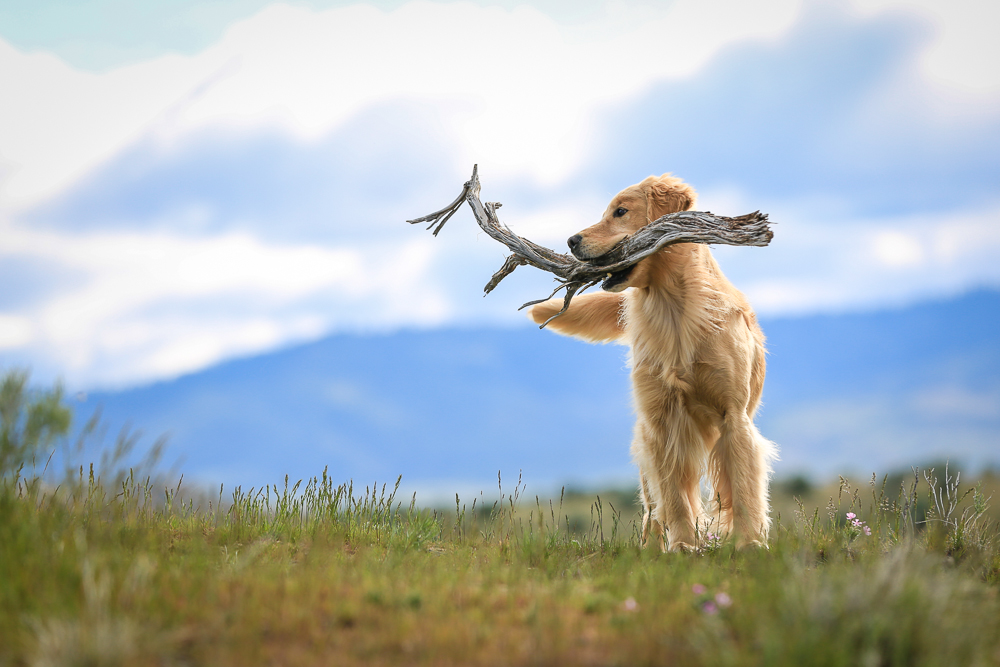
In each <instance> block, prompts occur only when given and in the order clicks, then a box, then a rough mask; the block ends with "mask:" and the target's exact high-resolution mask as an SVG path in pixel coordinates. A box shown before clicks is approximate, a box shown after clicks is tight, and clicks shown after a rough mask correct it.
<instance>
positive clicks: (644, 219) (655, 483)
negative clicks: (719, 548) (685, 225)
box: [530, 174, 776, 550]
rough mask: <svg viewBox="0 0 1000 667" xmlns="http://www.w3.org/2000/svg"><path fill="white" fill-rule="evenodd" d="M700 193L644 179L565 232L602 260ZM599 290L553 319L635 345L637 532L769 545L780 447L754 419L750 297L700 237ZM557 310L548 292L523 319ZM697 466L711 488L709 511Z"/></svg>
mask: <svg viewBox="0 0 1000 667" xmlns="http://www.w3.org/2000/svg"><path fill="white" fill-rule="evenodd" d="M696 198H697V195H696V194H695V191H694V190H693V189H692V188H691V187H690V186H688V185H687V184H685V183H684V182H682V181H681V180H680V179H677V178H673V177H672V176H670V175H669V174H664V175H663V176H660V177H654V176H650V177H649V178H647V179H645V180H644V181H642V182H641V183H639V184H637V185H633V186H632V187H629V188H626V189H625V190H622V191H621V192H620V193H618V195H616V196H615V198H614V199H612V200H611V203H610V204H609V205H608V208H607V210H606V211H605V213H604V216H603V217H602V218H601V221H600V222H598V223H597V224H596V225H594V226H592V227H588V228H587V229H585V230H583V231H582V232H580V233H579V234H576V235H574V236H573V237H572V238H570V241H569V244H570V248H571V250H572V251H573V254H574V255H576V256H577V257H578V258H579V259H592V258H594V257H599V256H600V255H602V254H604V253H605V252H607V251H608V250H609V249H610V248H611V247H612V246H613V245H614V244H615V243H617V242H618V241H619V240H620V239H622V238H623V237H625V236H627V235H629V234H632V233H634V232H635V231H636V230H638V229H639V228H641V227H642V226H644V225H646V224H649V223H650V222H651V221H653V220H656V219H657V218H659V217H660V216H662V215H666V214H667V213H674V212H677V211H684V210H688V209H691V208H692V207H693V206H694V204H695V201H696ZM627 287H631V288H632V289H629V290H628V291H624V290H625V289H626V288H627ZM605 289H608V290H610V291H605V292H598V293H594V294H584V295H581V296H579V297H576V298H575V299H573V302H572V304H571V305H570V307H569V310H568V311H567V312H566V313H565V314H563V315H562V316H561V317H558V318H556V319H554V320H552V322H551V323H550V324H549V325H548V328H550V329H553V330H555V331H557V332H559V333H562V334H566V335H569V336H575V337H578V338H582V339H584V340H588V341H591V342H609V341H618V342H622V343H625V344H628V345H629V346H630V347H631V367H632V388H633V396H634V401H635V410H636V417H637V418H636V425H635V433H634V439H633V442H632V456H633V457H634V459H635V462H636V463H637V464H638V466H639V482H640V493H641V496H642V503H643V507H644V509H645V517H644V519H643V540H644V541H645V542H646V543H647V544H648V543H649V533H650V530H652V533H653V535H654V536H655V538H656V541H657V543H658V544H659V545H660V547H661V548H664V549H665V548H668V547H669V549H670V550H688V549H693V548H697V547H698V546H699V541H701V542H703V541H704V539H705V535H706V532H713V533H716V534H723V535H724V534H728V533H730V532H734V533H735V534H736V538H737V544H738V545H741V546H742V545H746V544H764V543H766V540H767V532H768V528H769V526H770V518H769V516H768V514H769V508H768V494H767V481H768V476H769V474H770V463H771V461H772V460H773V459H774V458H775V455H776V450H775V447H774V445H773V444H772V443H771V442H769V441H768V440H766V439H764V438H763V437H762V436H761V435H760V433H759V432H758V431H757V428H756V427H755V426H754V423H753V417H754V413H755V412H756V410H757V406H758V404H759V402H760V395H761V390H762V389H763V386H764V353H765V351H764V335H763V333H762V332H761V330H760V327H759V326H758V324H757V318H756V316H755V315H754V312H753V310H752V309H751V308H750V305H749V304H748V303H747V301H746V299H745V298H744V296H743V294H741V293H740V292H739V290H737V289H736V288H735V287H733V285H732V284H731V283H730V282H729V281H728V280H727V279H726V277H725V276H724V275H722V271H721V270H720V269H719V265H718V264H716V262H715V259H714V258H713V257H712V253H711V252H710V250H709V248H708V246H706V245H702V244H697V243H681V244H676V245H672V246H668V247H667V248H665V249H664V250H662V251H661V252H659V253H657V254H655V255H653V256H651V257H648V258H646V259H644V260H643V261H642V262H640V263H639V264H637V265H636V266H635V267H634V268H633V270H632V271H631V272H628V273H626V274H625V275H619V276H615V277H613V278H609V279H608V281H606V282H605ZM561 307H562V299H552V300H549V301H546V302H543V303H540V304H538V305H536V306H534V307H533V308H532V309H531V311H530V316H531V318H532V319H534V320H535V322H538V323H541V322H544V321H545V320H546V319H548V318H549V317H551V316H552V315H554V314H555V313H556V312H558V310H559V309H560V308H561ZM704 473H707V476H708V480H709V482H710V483H711V486H712V493H713V502H712V503H711V504H710V506H709V507H708V508H705V507H703V503H702V497H701V491H700V480H701V477H702V475H703V474H704ZM706 526H708V528H707V529H706ZM664 532H665V533H666V534H665V535H664ZM664 537H665V538H666V540H667V541H666V543H664Z"/></svg>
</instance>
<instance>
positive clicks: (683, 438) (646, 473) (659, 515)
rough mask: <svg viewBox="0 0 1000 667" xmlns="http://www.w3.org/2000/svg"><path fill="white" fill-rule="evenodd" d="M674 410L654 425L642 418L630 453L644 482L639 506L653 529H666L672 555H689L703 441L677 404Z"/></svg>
mask: <svg viewBox="0 0 1000 667" xmlns="http://www.w3.org/2000/svg"><path fill="white" fill-rule="evenodd" d="M673 407H675V408H677V411H675V410H668V411H666V412H665V413H663V414H659V415H655V418H654V419H653V420H648V419H643V418H642V417H641V416H640V419H639V421H638V422H637V423H636V433H635V440H634V442H633V443H632V452H633V456H634V457H635V459H636V462H637V463H638V464H639V469H640V470H641V471H642V474H643V477H644V481H645V482H646V483H645V484H644V485H643V496H644V501H643V502H644V504H645V505H646V508H647V514H648V515H649V518H648V521H649V525H650V526H651V528H652V530H653V531H654V532H655V531H656V530H657V528H658V526H659V527H662V528H663V529H665V530H666V537H667V546H668V548H669V550H670V551H692V550H694V549H696V548H697V546H698V540H697V534H696V530H697V525H696V521H697V519H698V517H699V516H700V514H701V507H700V496H699V494H698V481H699V472H700V464H701V461H700V451H701V448H702V447H701V436H700V434H699V432H698V429H697V427H696V426H695V424H694V422H693V420H691V418H690V417H689V416H688V415H687V413H686V411H684V410H683V407H682V406H681V405H679V401H678V402H677V404H675V405H674V406H673ZM696 502H697V503H698V506H694V504H693V503H696ZM644 532H645V531H644Z"/></svg>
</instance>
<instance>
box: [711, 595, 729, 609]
mask: <svg viewBox="0 0 1000 667" xmlns="http://www.w3.org/2000/svg"><path fill="white" fill-rule="evenodd" d="M715 603H716V604H717V605H719V606H720V607H728V606H729V605H731V604H732V603H733V599H732V598H731V597H729V596H728V595H726V594H725V593H716V594H715Z"/></svg>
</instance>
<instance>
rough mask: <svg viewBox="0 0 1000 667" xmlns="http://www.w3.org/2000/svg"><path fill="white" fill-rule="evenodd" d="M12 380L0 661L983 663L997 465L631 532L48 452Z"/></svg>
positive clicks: (607, 506)
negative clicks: (694, 540) (752, 540)
mask: <svg viewBox="0 0 1000 667" xmlns="http://www.w3.org/2000/svg"><path fill="white" fill-rule="evenodd" d="M24 380H25V376H23V375H18V374H8V375H7V376H6V377H5V378H4V380H3V384H2V386H0V417H2V420H3V422H2V428H0V466H2V467H0V474H2V480H0V665H126V664H127V665H146V664H149V665H202V664H204V665H257V664H261V665H263V664H275V665H300V664H335V665H355V664H357V665H397V664H405V665H423V664H426V665H453V664H454V665H522V664H523V665H548V664H551V665H566V664H574V665H576V664H579V665H661V664H662V665H671V664H676V665H994V664H998V663H1000V599H998V595H997V593H998V587H1000V546H998V537H1000V535H998V532H1000V531H998V527H997V522H996V515H995V514H993V511H994V510H992V509H991V508H990V507H989V498H990V495H991V493H992V491H991V489H992V487H994V486H996V478H995V477H992V476H984V477H983V479H982V480H980V483H979V484H978V485H970V484H966V483H964V482H963V483H958V481H957V480H956V478H955V475H954V473H953V472H952V471H948V472H947V473H946V472H945V471H944V470H935V471H917V472H914V473H912V474H908V475H906V476H903V477H901V478H899V479H890V478H888V477H883V478H877V477H876V478H873V479H872V480H870V481H869V480H864V481H863V482H862V483H860V484H855V483H852V482H850V481H848V480H844V479H841V480H839V481H838V482H837V483H836V484H835V485H833V486H830V487H827V488H821V489H816V488H809V486H808V484H805V483H804V482H794V483H786V484H784V485H783V484H776V485H775V487H774V494H775V513H774V525H773V527H772V531H771V539H770V543H769V545H768V548H767V549H751V550H745V551H737V550H735V549H734V548H733V547H732V545H731V544H730V543H729V542H728V541H726V540H724V539H712V537H713V536H710V535H705V536H704V537H705V547H704V548H703V549H702V550H701V551H700V552H699V553H693V554H682V553H666V554H663V553H659V552H658V551H657V550H655V549H642V548H641V546H640V544H639V539H638V533H639V527H638V519H639V516H638V513H637V509H636V508H635V506H634V503H632V502H631V498H632V496H631V495H630V494H629V492H627V491H626V492H619V493H604V494H596V493H595V494H587V493H583V492H566V493H563V494H560V496H559V497H556V498H552V499H541V498H536V497H534V496H532V497H526V496H525V494H524V493H523V488H522V487H521V486H520V485H519V484H517V483H515V485H514V487H513V488H510V489H508V490H504V488H503V486H502V485H499V486H498V489H497V494H496V496H495V497H493V498H489V499H484V497H482V496H481V497H479V498H475V499H472V502H468V501H465V500H463V499H461V498H456V502H455V506H454V507H449V508H421V507H418V506H417V505H416V503H415V502H414V500H413V499H412V498H400V497H398V496H397V493H396V491H395V488H396V487H395V485H394V482H395V484H398V481H395V480H393V481H391V482H389V483H387V484H380V485H374V484H369V485H353V484H351V483H349V482H348V483H346V484H344V483H340V481H339V480H334V479H332V478H331V477H330V476H329V475H328V474H327V472H325V471H324V472H323V473H322V474H320V475H317V476H316V477H314V478H312V479H309V480H303V481H301V482H295V481H294V480H287V479H286V480H284V481H282V482H281V483H280V484H275V485H274V486H271V487H267V488H261V489H249V490H244V489H241V488H237V489H234V490H232V491H231V492H225V491H224V490H221V489H220V490H219V491H218V493H213V494H211V495H208V494H206V493H205V492H204V491H203V490H198V491H197V492H191V493H188V492H187V491H186V490H185V488H184V486H183V482H181V481H179V482H174V483H170V484H167V483H166V480H164V479H162V478H160V477H157V475H156V474H155V470H154V469H152V468H150V467H148V466H147V467H143V466H135V465H133V466H131V468H121V467H119V468H116V467H115V462H116V461H120V460H121V456H119V455H120V454H122V453H124V452H125V451H126V450H127V449H128V448H129V446H130V441H129V439H128V437H127V436H123V437H122V439H120V440H119V443H118V445H117V446H116V449H115V450H114V451H112V452H111V455H110V456H109V457H108V458H107V459H106V460H104V461H103V463H101V462H99V463H98V465H96V466H91V465H89V464H88V465H82V466H74V467H70V466H68V465H63V466H61V467H60V471H59V474H58V475H55V474H54V473H53V471H52V469H51V467H49V468H46V462H47V461H50V459H48V458H47V454H48V453H49V452H51V451H54V450H58V448H59V447H60V446H65V445H60V444H59V443H60V438H61V437H62V434H64V433H65V431H66V425H67V424H68V419H69V414H68V411H67V410H66V408H65V406H64V405H63V403H62V402H61V395H60V394H59V392H58V390H53V391H49V392H44V391H43V392H30V391H28V390H27V389H26V384H25V382H24Z"/></svg>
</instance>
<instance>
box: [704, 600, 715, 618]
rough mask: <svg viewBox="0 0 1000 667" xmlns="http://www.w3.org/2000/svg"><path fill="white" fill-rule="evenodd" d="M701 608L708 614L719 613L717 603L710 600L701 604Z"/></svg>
mask: <svg viewBox="0 0 1000 667" xmlns="http://www.w3.org/2000/svg"><path fill="white" fill-rule="evenodd" d="M701 610H702V611H703V612H705V613H706V614H708V615H709V616H715V615H716V614H718V613H719V608H718V607H716V606H715V603H714V602H712V601H711V600H709V601H708V602H706V603H705V604H703V605H702V606H701Z"/></svg>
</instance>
